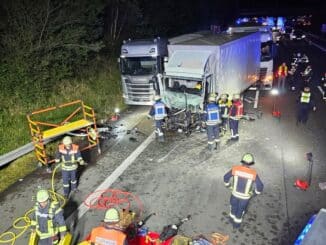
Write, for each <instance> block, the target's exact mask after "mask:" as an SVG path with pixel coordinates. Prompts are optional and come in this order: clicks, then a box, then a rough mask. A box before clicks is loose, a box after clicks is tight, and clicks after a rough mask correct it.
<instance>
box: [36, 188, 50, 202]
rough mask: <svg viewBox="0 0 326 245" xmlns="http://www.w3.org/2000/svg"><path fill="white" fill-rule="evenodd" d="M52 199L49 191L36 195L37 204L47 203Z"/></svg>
mask: <svg viewBox="0 0 326 245" xmlns="http://www.w3.org/2000/svg"><path fill="white" fill-rule="evenodd" d="M49 198H50V195H49V192H48V191H47V190H44V189H42V190H39V191H38V192H37V194H36V201H37V202H45V201H47V200H48V199H49Z"/></svg>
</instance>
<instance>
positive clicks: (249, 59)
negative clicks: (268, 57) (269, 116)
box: [159, 32, 260, 132]
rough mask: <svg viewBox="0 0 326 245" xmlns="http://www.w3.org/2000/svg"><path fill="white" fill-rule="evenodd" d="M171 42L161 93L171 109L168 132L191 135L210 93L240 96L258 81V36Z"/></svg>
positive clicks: (210, 36)
mask: <svg viewBox="0 0 326 245" xmlns="http://www.w3.org/2000/svg"><path fill="white" fill-rule="evenodd" d="M183 37H184V38H182V36H181V38H180V37H178V38H176V40H173V39H170V40H169V41H170V45H168V51H169V60H168V62H167V63H165V73H164V76H163V78H162V80H161V81H160V86H159V87H160V92H161V96H162V98H163V101H164V103H165V104H166V105H167V107H168V108H169V109H170V113H169V117H168V121H167V124H166V126H167V129H183V130H184V131H185V132H190V131H191V128H193V127H195V126H197V125H198V124H199V123H201V122H200V114H201V113H202V111H203V108H204V105H205V103H206V101H207V97H208V95H209V94H210V93H216V94H217V93H218V94H219V95H220V94H224V93H225V94H229V95H230V96H232V95H233V94H241V93H242V92H244V91H245V90H246V89H247V88H249V87H250V86H251V85H252V84H254V83H255V82H256V81H257V79H258V72H259V67H260V35H259V33H251V34H247V33H234V34H218V35H216V34H211V33H208V32H207V33H205V32H201V33H196V34H189V35H188V36H187V35H184V36H183Z"/></svg>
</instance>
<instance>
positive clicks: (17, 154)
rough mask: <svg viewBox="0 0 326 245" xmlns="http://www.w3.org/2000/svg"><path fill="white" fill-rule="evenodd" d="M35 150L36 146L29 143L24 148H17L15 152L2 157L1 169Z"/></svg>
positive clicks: (48, 140) (47, 141) (46, 141)
mask: <svg viewBox="0 0 326 245" xmlns="http://www.w3.org/2000/svg"><path fill="white" fill-rule="evenodd" d="M52 140H53V139H47V140H45V141H44V143H45V144H47V143H49V142H50V141H52ZM33 150H34V144H33V143H32V142H31V143H28V144H26V145H24V146H22V147H19V148H17V149H16V150H13V151H11V152H8V153H6V154H4V155H1V156H0V167H3V166H5V165H7V164H8V163H10V162H12V161H14V160H16V159H17V158H19V157H21V156H24V155H26V154H27V153H29V152H31V151H33Z"/></svg>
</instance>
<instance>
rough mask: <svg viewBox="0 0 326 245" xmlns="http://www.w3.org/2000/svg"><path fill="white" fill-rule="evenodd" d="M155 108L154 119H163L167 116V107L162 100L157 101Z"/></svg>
mask: <svg viewBox="0 0 326 245" xmlns="http://www.w3.org/2000/svg"><path fill="white" fill-rule="evenodd" d="M153 109H154V119H155V120H162V119H164V117H166V109H165V104H164V103H163V102H161V101H157V102H155V104H154V105H153Z"/></svg>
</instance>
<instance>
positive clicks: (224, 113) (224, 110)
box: [218, 99, 232, 118]
mask: <svg viewBox="0 0 326 245" xmlns="http://www.w3.org/2000/svg"><path fill="white" fill-rule="evenodd" d="M218 105H219V107H220V111H221V117H223V118H227V117H228V116H229V109H230V107H231V105H232V102H231V101H230V100H225V101H224V100H222V99H220V100H219V101H218Z"/></svg>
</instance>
